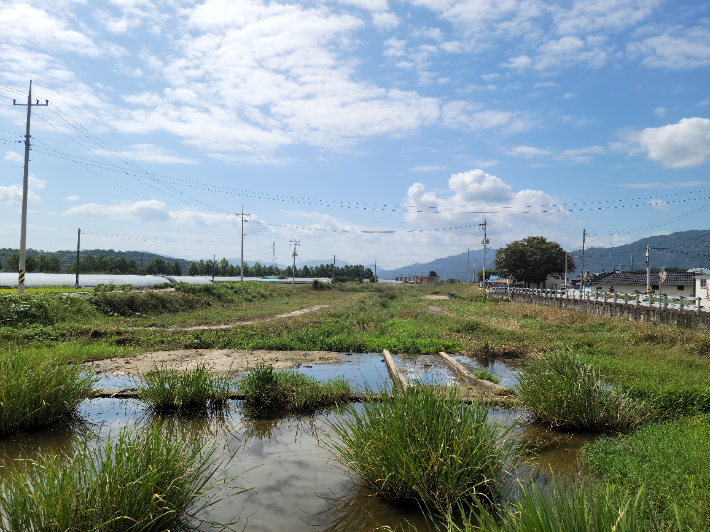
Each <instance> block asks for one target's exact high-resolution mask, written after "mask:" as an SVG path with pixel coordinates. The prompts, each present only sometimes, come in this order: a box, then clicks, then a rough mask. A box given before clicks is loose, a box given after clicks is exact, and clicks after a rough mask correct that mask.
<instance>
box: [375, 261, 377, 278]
mask: <svg viewBox="0 0 710 532" xmlns="http://www.w3.org/2000/svg"><path fill="white" fill-rule="evenodd" d="M375 282H377V261H375Z"/></svg>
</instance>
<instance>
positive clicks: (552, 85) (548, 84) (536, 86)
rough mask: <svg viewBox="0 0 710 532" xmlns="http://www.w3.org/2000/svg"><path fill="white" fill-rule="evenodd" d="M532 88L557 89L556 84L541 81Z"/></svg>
mask: <svg viewBox="0 0 710 532" xmlns="http://www.w3.org/2000/svg"><path fill="white" fill-rule="evenodd" d="M533 87H535V88H536V89H538V88H542V87H557V83H555V82H554V81H541V82H540V83H535V85H533Z"/></svg>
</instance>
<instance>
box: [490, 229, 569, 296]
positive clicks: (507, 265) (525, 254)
mask: <svg viewBox="0 0 710 532" xmlns="http://www.w3.org/2000/svg"><path fill="white" fill-rule="evenodd" d="M565 255H567V271H568V272H571V271H574V270H575V269H576V266H575V264H574V258H573V257H572V255H570V254H568V253H567V252H566V251H565V250H564V249H562V246H560V245H559V244H558V243H557V242H550V241H548V240H547V239H546V238H545V237H542V236H529V237H527V238H524V239H522V240H516V241H515V242H511V243H510V244H508V245H507V246H505V247H503V248H500V249H498V251H496V258H495V261H494V264H495V268H496V270H497V271H498V274H499V275H501V276H503V277H507V278H509V279H514V280H515V281H522V282H524V283H525V284H526V285H527V286H530V285H531V284H536V285H540V283H543V282H545V279H547V277H548V276H550V275H551V276H553V277H562V276H563V275H564V273H565Z"/></svg>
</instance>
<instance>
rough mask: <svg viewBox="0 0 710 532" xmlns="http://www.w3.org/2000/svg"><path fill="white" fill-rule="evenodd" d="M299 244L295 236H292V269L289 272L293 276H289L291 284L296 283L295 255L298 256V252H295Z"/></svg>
mask: <svg viewBox="0 0 710 532" xmlns="http://www.w3.org/2000/svg"><path fill="white" fill-rule="evenodd" d="M300 245H301V244H300V243H299V242H298V240H296V237H295V236H294V237H293V271H292V272H291V273H292V274H293V277H292V278H291V284H295V283H296V257H298V253H296V247H297V246H300Z"/></svg>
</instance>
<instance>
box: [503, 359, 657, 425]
mask: <svg viewBox="0 0 710 532" xmlns="http://www.w3.org/2000/svg"><path fill="white" fill-rule="evenodd" d="M515 389H516V392H517V393H518V395H519V396H520V398H521V399H522V401H523V403H524V404H525V405H526V406H527V407H528V408H530V410H532V411H533V412H534V413H535V415H536V416H537V417H538V418H539V419H540V420H542V421H544V422H545V423H549V424H550V426H551V427H556V428H566V429H575V430H582V431H587V432H631V431H632V430H634V429H636V428H637V427H639V426H640V425H642V424H643V423H645V422H647V421H649V420H651V419H652V418H653V417H654V416H655V415H656V414H655V411H654V409H653V408H652V407H651V406H650V405H649V404H648V403H646V402H643V401H637V400H634V399H633V398H631V397H629V396H628V395H627V394H625V393H624V392H622V391H618V390H613V389H610V387H609V386H608V385H606V384H605V382H604V380H603V378H602V375H601V373H600V372H599V370H598V369H596V368H595V367H594V366H593V365H591V364H587V363H585V362H583V361H582V359H581V358H580V357H579V355H577V354H576V353H574V352H573V351H569V350H560V351H555V352H553V353H548V354H547V355H545V356H544V357H543V358H541V359H540V360H535V361H533V362H531V363H530V364H528V365H527V366H526V367H525V368H524V369H522V370H521V371H520V373H519V374H518V385H517V386H516V388H515Z"/></svg>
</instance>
